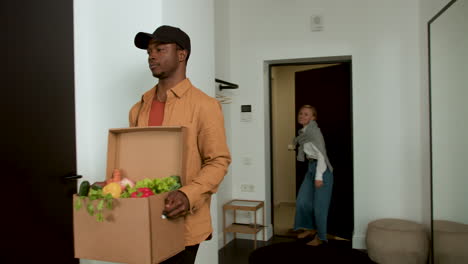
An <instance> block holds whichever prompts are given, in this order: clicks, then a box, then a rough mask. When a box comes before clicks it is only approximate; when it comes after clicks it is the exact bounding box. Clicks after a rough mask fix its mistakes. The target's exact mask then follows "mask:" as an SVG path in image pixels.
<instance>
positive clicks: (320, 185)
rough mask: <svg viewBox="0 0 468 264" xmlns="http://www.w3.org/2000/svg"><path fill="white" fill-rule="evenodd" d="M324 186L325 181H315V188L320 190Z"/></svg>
mask: <svg viewBox="0 0 468 264" xmlns="http://www.w3.org/2000/svg"><path fill="white" fill-rule="evenodd" d="M322 186H323V181H320V180H315V188H317V189H318V188H320V187H322Z"/></svg>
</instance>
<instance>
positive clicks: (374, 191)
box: [216, 0, 430, 248]
mask: <svg viewBox="0 0 468 264" xmlns="http://www.w3.org/2000/svg"><path fill="white" fill-rule="evenodd" d="M217 2H218V1H217ZM220 2H223V4H219V5H217V8H225V10H224V11H223V12H226V10H227V13H228V14H227V16H225V17H223V18H219V19H218V18H217V20H216V24H217V25H218V24H222V25H223V26H219V27H220V28H225V29H226V30H227V32H228V33H226V32H224V34H225V35H227V37H228V39H229V45H226V46H223V47H222V48H223V52H224V56H223V60H224V61H221V62H220V63H219V64H220V65H225V63H226V62H229V67H219V68H218V67H217V69H216V74H217V75H218V74H219V75H220V76H221V75H225V76H229V78H230V79H231V81H233V82H235V83H238V84H239V85H240V89H239V92H238V95H235V96H234V98H233V103H232V105H231V106H230V107H231V108H232V109H234V111H232V112H231V116H230V122H231V124H232V142H235V144H233V146H232V149H231V150H232V154H233V160H234V162H233V164H232V166H231V170H232V174H233V177H232V188H233V196H234V197H245V198H249V199H261V200H266V201H267V204H268V205H270V204H269V202H270V193H269V191H270V190H269V188H270V175H269V165H268V158H269V155H270V153H269V146H268V144H267V143H266V141H265V140H264V139H265V136H266V135H268V134H269V126H268V122H265V121H267V120H268V118H269V117H268V115H269V112H268V93H267V89H268V81H267V79H266V78H265V65H264V62H265V61H269V60H283V59H294V58H313V57H327V56H342V55H351V56H352V62H353V76H352V78H353V126H354V130H353V134H354V143H353V144H354V177H355V179H354V197H353V198H354V205H355V207H354V215H355V216H354V217H355V219H354V223H355V229H354V239H353V246H354V247H355V248H365V243H364V238H365V233H366V227H367V223H368V222H369V221H372V220H374V219H377V218H383V217H397V218H404V219H409V220H414V221H417V222H423V223H428V222H429V220H428V219H427V217H429V216H430V201H429V199H428V198H429V196H428V195H429V190H428V183H429V182H428V177H429V174H428V172H429V170H428V168H429V154H428V153H429V152H428V151H429V149H428V146H427V145H428V143H429V137H428V131H427V129H428V126H427V124H428V123H427V121H426V120H427V118H428V115H427V102H426V100H427V86H426V85H425V83H424V78H423V76H422V73H423V72H424V71H425V70H426V69H427V66H425V65H424V64H423V63H422V62H423V59H422V56H423V54H422V53H421V48H422V47H423V46H424V45H427V44H426V41H425V40H424V38H423V37H422V36H421V34H420V31H421V23H422V19H421V17H420V6H423V4H420V2H419V1H418V0H412V1H408V0H396V1H384V0H379V1H367V0H356V1H339V0H333V1H330V0H312V1H311V0H297V1H294V3H293V4H292V3H291V2H289V1H275V0H257V1H249V0H237V1H225V0H220ZM314 14H321V15H323V19H324V20H323V21H324V31H322V32H311V31H310V26H309V25H310V16H311V15H314ZM216 33H218V31H216ZM216 41H217V43H224V42H225V41H224V40H223V39H220V38H218V37H217V38H216ZM217 48H219V47H217ZM217 54H218V53H217ZM218 60H219V58H216V61H217V65H218ZM223 63H224V64H223ZM241 104H252V105H253V119H254V122H252V123H249V124H245V123H241V122H240V121H239V119H240V115H239V112H240V111H239V109H240V105H241ZM246 154H249V155H251V156H252V159H253V163H252V165H250V166H245V165H243V164H241V163H239V162H236V161H237V160H242V158H243V156H244V155H246ZM242 183H251V184H254V185H255V188H256V192H255V193H249V194H248V195H246V193H241V192H240V184H242ZM270 220H271V219H270V217H268V221H269V222H270Z"/></svg>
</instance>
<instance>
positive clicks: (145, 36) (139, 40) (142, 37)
mask: <svg viewBox="0 0 468 264" xmlns="http://www.w3.org/2000/svg"><path fill="white" fill-rule="evenodd" d="M152 39H154V40H156V41H159V42H162V43H175V42H174V41H171V40H169V39H165V38H161V37H155V36H154V35H153V34H150V33H145V32H139V33H138V34H136V36H135V46H136V47H137V48H140V49H144V50H146V49H148V45H149V42H150V40H152Z"/></svg>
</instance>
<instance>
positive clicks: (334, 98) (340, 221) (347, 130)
mask: <svg viewBox="0 0 468 264" xmlns="http://www.w3.org/2000/svg"><path fill="white" fill-rule="evenodd" d="M295 80H296V81H295V82H296V90H295V92H296V95H295V100H296V102H295V105H296V116H297V113H298V110H299V108H300V107H301V106H302V105H304V104H309V105H313V106H315V107H316V108H317V112H318V119H317V123H318V125H319V127H320V129H321V131H322V133H323V136H324V138H325V144H326V148H327V154H328V157H329V159H330V162H331V164H332V166H333V169H334V171H333V174H334V186H333V195H332V201H331V204H330V210H329V217H328V232H329V233H330V234H332V235H335V236H339V237H342V238H346V239H351V238H352V232H353V226H354V223H353V222H354V215H353V151H352V109H351V63H348V62H345V63H341V64H340V65H337V66H330V67H325V68H319V69H313V70H307V71H302V72H296V74H295ZM296 126H297V127H296V131H297V130H299V129H300V128H301V127H299V125H298V124H296ZM297 163H300V162H297ZM296 168H297V169H296V175H297V176H296V179H297V181H296V183H297V184H296V185H297V186H300V184H301V183H302V180H303V178H304V174H305V170H306V168H305V167H304V164H297V166H296Z"/></svg>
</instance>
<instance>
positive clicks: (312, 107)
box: [299, 104, 317, 118]
mask: <svg viewBox="0 0 468 264" xmlns="http://www.w3.org/2000/svg"><path fill="white" fill-rule="evenodd" d="M304 108H307V109H310V111H312V115H313V116H315V118H317V109H316V108H315V107H314V106H311V105H307V104H306V105H303V106H301V108H299V111H301V110H302V109H304Z"/></svg>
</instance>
